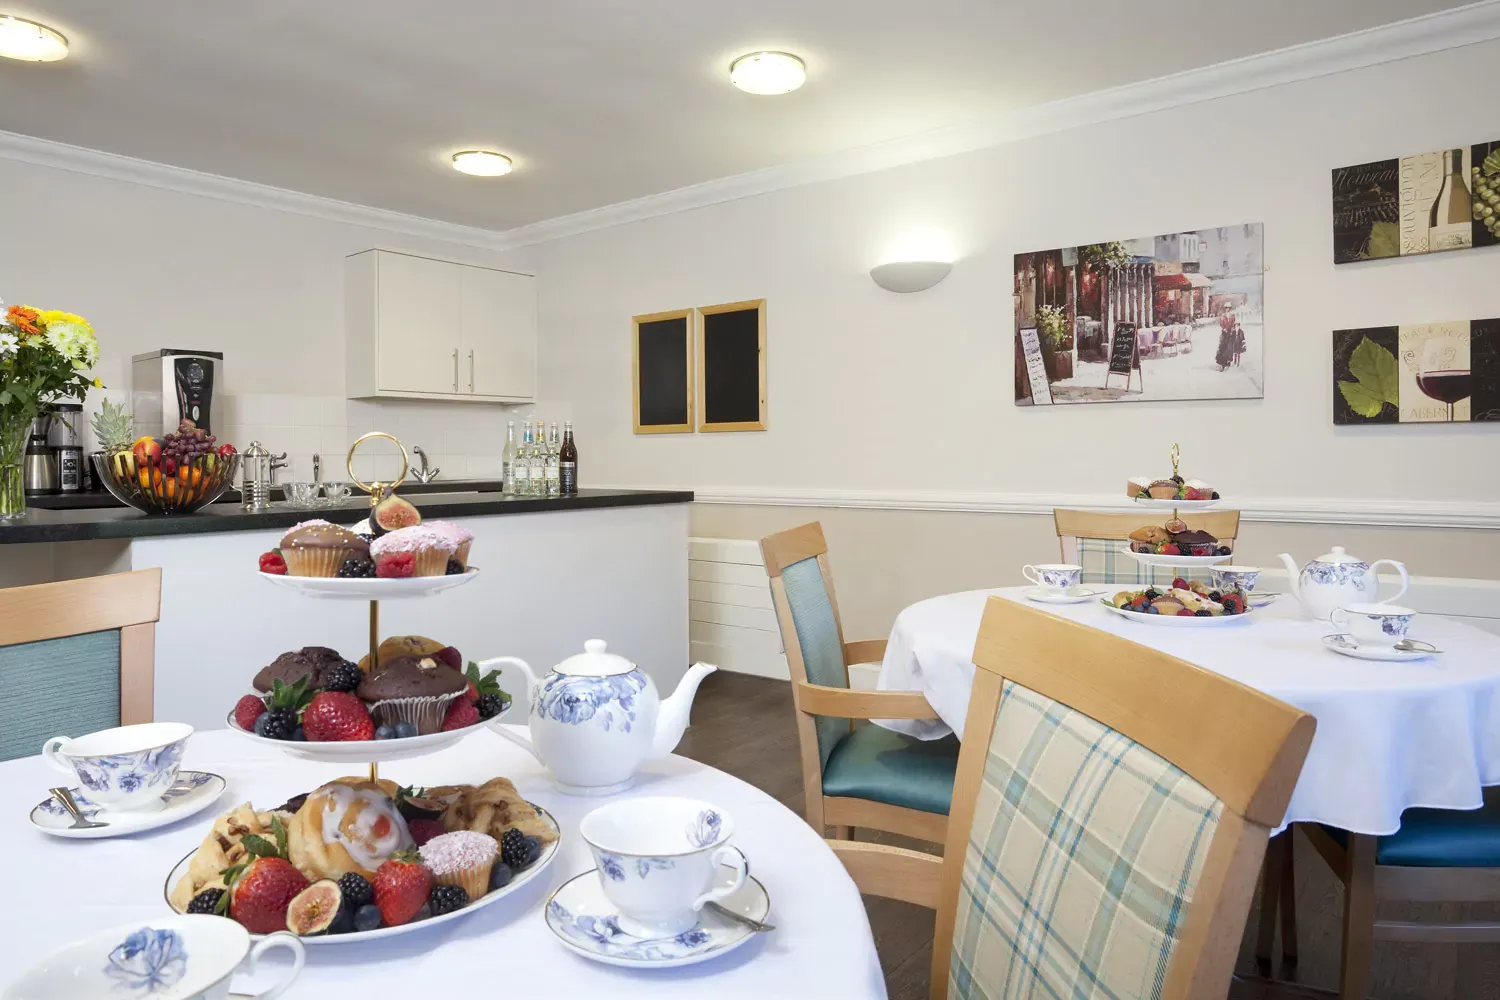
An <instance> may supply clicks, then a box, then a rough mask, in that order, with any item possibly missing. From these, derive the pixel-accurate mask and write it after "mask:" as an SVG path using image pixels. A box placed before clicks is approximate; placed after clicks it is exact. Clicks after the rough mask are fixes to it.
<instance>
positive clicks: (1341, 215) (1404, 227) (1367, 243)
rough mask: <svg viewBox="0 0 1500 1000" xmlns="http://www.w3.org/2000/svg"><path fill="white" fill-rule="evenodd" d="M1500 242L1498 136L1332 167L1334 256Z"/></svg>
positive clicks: (1371, 256) (1351, 258)
mask: <svg viewBox="0 0 1500 1000" xmlns="http://www.w3.org/2000/svg"><path fill="white" fill-rule="evenodd" d="M1496 243H1500V140H1497V141H1494V142H1481V143H1479V144H1478V145H1474V146H1455V147H1453V148H1451V149H1439V150H1435V151H1434V152H1431V153H1422V154H1420V155H1417V156H1403V157H1401V158H1399V159H1391V160H1376V161H1375V162H1373V163H1360V164H1357V165H1355V166H1352V167H1339V168H1337V169H1336V170H1334V172H1333V262H1334V263H1335V264H1352V263H1355V262H1357V261H1362V260H1378V259H1380V258H1382V257H1410V256H1413V255H1415V254H1424V253H1439V252H1441V251H1444V250H1467V249H1469V248H1471V247H1484V246H1493V245H1495V244H1496Z"/></svg>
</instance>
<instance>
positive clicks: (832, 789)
mask: <svg viewBox="0 0 1500 1000" xmlns="http://www.w3.org/2000/svg"><path fill="white" fill-rule="evenodd" d="M957 768H958V737H957V736H952V735H949V736H945V737H943V738H942V739H940V740H919V739H917V738H916V737H913V736H903V735H902V734H900V733H893V732H891V731H890V730H889V729H882V728H881V727H879V726H876V725H862V726H855V727H854V731H853V732H851V733H849V734H848V735H847V736H845V737H844V738H843V739H841V740H839V741H838V743H837V744H835V746H834V748H833V752H832V753H830V754H829V755H828V765H827V766H826V767H825V768H824V769H823V794H824V795H833V796H847V797H849V798H853V799H869V800H870V801H872V802H884V803H886V804H887V805H892V806H903V807H905V808H907V809H919V810H921V811H922V812H930V813H939V814H941V815H944V816H946V815H948V807H949V805H950V804H951V803H952V801H953V772H954V771H955V770H957Z"/></svg>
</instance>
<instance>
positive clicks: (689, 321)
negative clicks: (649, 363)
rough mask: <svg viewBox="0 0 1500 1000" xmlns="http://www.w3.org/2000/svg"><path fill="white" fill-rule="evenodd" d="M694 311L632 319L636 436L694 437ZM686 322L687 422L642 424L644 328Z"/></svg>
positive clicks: (632, 398) (632, 401)
mask: <svg viewBox="0 0 1500 1000" xmlns="http://www.w3.org/2000/svg"><path fill="white" fill-rule="evenodd" d="M694 318H695V317H694V310H692V309H673V310H670V311H668V312H658V313H642V314H641V315H639V316H632V317H630V418H631V422H632V425H633V427H634V430H635V433H637V434H691V433H692V432H693V414H694V406H695V405H696V403H697V394H696V393H695V392H694V391H693V372H694V365H693V348H694V344H695V340H696V338H695V335H694V330H693V327H694ZM669 319H680V320H683V339H684V341H685V343H684V344H683V345H682V349H683V351H684V352H685V353H686V354H687V385H686V387H685V391H686V393H687V422H686V423H681V424H643V423H641V324H642V323H656V322H659V321H661V320H669Z"/></svg>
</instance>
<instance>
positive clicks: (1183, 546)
mask: <svg viewBox="0 0 1500 1000" xmlns="http://www.w3.org/2000/svg"><path fill="white" fill-rule="evenodd" d="M1172 541H1173V542H1175V543H1176V544H1177V548H1178V550H1179V551H1180V553H1181V554H1182V555H1185V556H1211V555H1213V554H1214V550H1215V549H1216V548H1217V547H1218V544H1219V540H1218V539H1217V538H1215V537H1214V536H1213V535H1210V534H1209V533H1208V532H1206V531H1199V530H1197V529H1192V528H1190V529H1188V530H1187V531H1178V532H1175V533H1174V534H1173V535H1172Z"/></svg>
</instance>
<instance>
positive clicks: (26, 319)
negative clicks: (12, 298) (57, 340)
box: [5, 306, 42, 337]
mask: <svg viewBox="0 0 1500 1000" xmlns="http://www.w3.org/2000/svg"><path fill="white" fill-rule="evenodd" d="M36 317H37V312H36V310H35V309H33V308H31V307H30V306H11V307H10V308H9V309H8V310H6V313H5V319H6V322H8V323H9V324H10V325H11V326H13V327H15V328H16V329H17V330H20V331H21V332H22V333H24V334H26V335H27V336H28V337H36V336H40V335H41V332H42V331H41V328H40V327H38V326H37V325H36Z"/></svg>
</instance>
